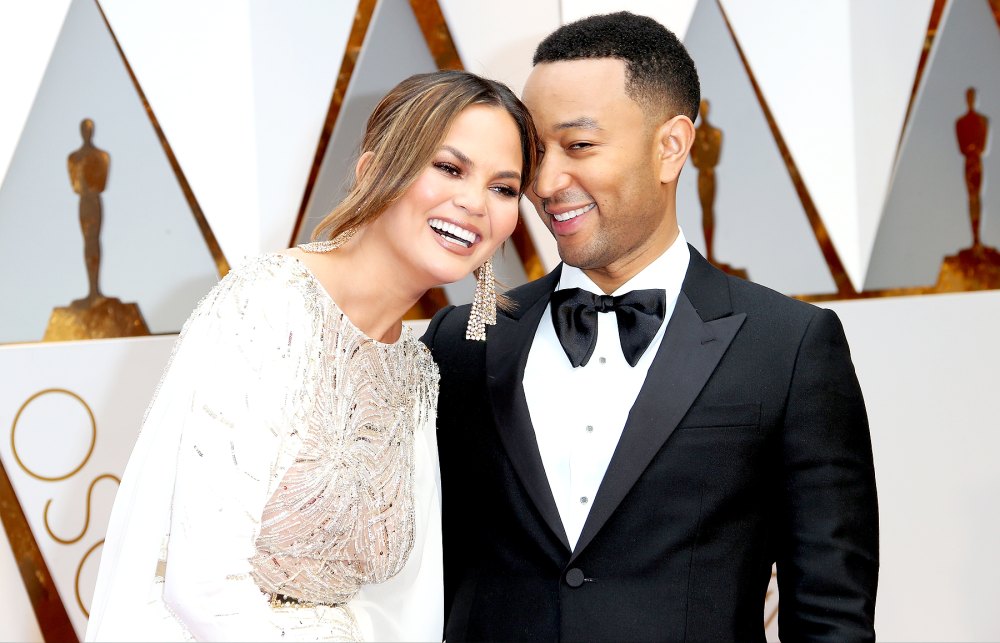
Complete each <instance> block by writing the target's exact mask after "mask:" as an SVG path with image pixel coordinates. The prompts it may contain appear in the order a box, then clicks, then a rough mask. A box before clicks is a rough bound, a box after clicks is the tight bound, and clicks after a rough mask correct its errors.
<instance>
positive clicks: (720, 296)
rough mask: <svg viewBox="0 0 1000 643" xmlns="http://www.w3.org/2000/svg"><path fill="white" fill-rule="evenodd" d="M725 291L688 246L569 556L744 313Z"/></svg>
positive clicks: (665, 434)
mask: <svg viewBox="0 0 1000 643" xmlns="http://www.w3.org/2000/svg"><path fill="white" fill-rule="evenodd" d="M702 289H704V290H702ZM728 291H729V288H728V284H727V281H726V277H725V276H724V275H723V274H722V273H721V272H719V271H717V270H715V269H714V268H712V267H711V266H709V265H708V263H707V262H706V261H705V259H703V258H702V257H701V255H699V254H698V253H697V252H696V251H695V250H694V249H693V248H692V249H691V263H690V264H689V266H688V273H687V275H686V277H685V280H684V287H683V288H682V290H681V293H680V295H679V296H678V299H677V304H676V306H675V308H674V313H673V315H672V316H671V317H670V321H669V323H668V325H667V329H666V332H665V334H664V337H663V341H662V342H661V343H660V348H659V350H658V351H657V353H656V357H655V358H654V360H653V363H652V364H651V365H650V367H649V372H648V373H647V375H646V381H645V382H644V383H643V385H642V388H641V389H640V391H639V395H638V396H637V397H636V400H635V403H634V404H633V405H632V410H631V411H630V412H629V415H628V420H627V421H626V422H625V428H624V430H623V431H622V437H621V439H620V440H619V442H618V446H617V448H616V449H615V452H614V455H613V456H612V458H611V462H610V463H609V464H608V469H607V471H606V473H605V474H604V479H603V480H602V482H601V486H600V488H599V489H598V492H597V496H596V497H595V498H594V504H593V506H592V508H591V510H590V514H589V515H588V516H587V521H586V523H585V524H584V526H583V531H582V532H581V534H580V539H579V541H578V542H577V545H576V549H575V550H574V552H573V558H576V556H577V555H579V553H580V552H581V551H583V549H584V548H585V547H586V546H587V544H589V543H590V541H591V540H592V539H593V538H594V536H595V535H597V533H598V531H600V529H601V527H602V526H603V525H604V523H605V522H607V520H608V518H610V517H611V514H612V513H614V511H615V509H616V508H617V507H618V505H619V504H620V503H621V501H622V500H623V499H624V498H625V496H626V494H628V492H629V490H630V489H631V488H632V485H634V484H635V482H636V480H638V479H639V476H641V475H642V472H643V471H644V470H645V469H646V467H647V466H648V465H649V463H650V461H651V460H652V459H653V457H654V456H655V455H656V453H657V452H658V451H659V450H660V449H661V448H662V447H663V445H664V443H665V442H666V441H667V438H669V437H670V435H671V434H672V433H673V432H674V429H675V428H677V424H678V423H679V422H680V421H681V419H682V418H683V417H684V415H685V414H686V413H687V411H688V409H689V408H690V407H691V404H692V403H693V402H694V400H695V398H696V397H698V394H699V393H700V392H701V389H702V388H704V386H705V383H706V382H707V381H708V378H709V377H711V375H712V372H713V371H714V370H715V367H716V366H717V365H718V363H719V360H720V359H722V355H723V354H724V353H725V352H726V349H727V348H729V344H730V343H731V342H732V341H733V338H734V337H735V336H736V332H737V331H738V330H739V329H740V327H741V326H742V325H743V321H744V320H745V319H746V313H738V314H732V310H731V306H730V305H729V295H728ZM687 292H692V293H696V292H697V293H709V294H707V295H703V296H699V299H700V300H701V302H702V303H704V304H706V306H705V307H704V308H702V307H699V308H698V309H696V308H695V305H694V304H693V303H692V301H691V299H690V298H689V297H688V295H687V294H686V293H687ZM570 562H572V559H571V561H570Z"/></svg>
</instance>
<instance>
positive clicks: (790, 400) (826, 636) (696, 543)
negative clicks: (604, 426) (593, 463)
mask: <svg viewBox="0 0 1000 643" xmlns="http://www.w3.org/2000/svg"><path fill="white" fill-rule="evenodd" d="M559 272H560V268H557V269H556V270H555V271H553V272H552V273H550V274H549V275H548V276H546V277H544V278H542V279H539V280H538V281H535V282H532V283H529V284H526V285H524V286H521V287H520V288H516V289H514V290H512V291H511V292H510V293H508V294H509V296H510V297H511V299H513V301H514V302H515V304H516V310H515V311H514V312H512V313H507V314H505V313H503V312H502V311H501V312H500V313H498V319H497V324H496V326H492V327H489V330H488V333H487V341H486V342H485V343H483V342H474V341H467V340H466V339H465V326H466V322H467V319H468V316H469V307H468V306H462V307H458V308H454V307H452V308H447V309H444V310H442V311H440V312H439V313H438V314H437V315H436V316H435V317H434V319H433V320H432V321H431V323H430V326H429V327H428V330H427V332H426V334H425V335H424V337H423V341H424V342H425V343H426V344H427V345H428V346H429V347H430V349H431V351H432V352H433V354H434V358H435V360H436V361H437V363H438V365H439V367H440V369H441V393H440V398H439V405H438V409H439V410H438V440H439V445H440V446H439V448H440V456H441V476H442V484H443V503H444V509H443V511H444V555H445V602H446V619H447V620H446V626H445V637H446V638H447V640H449V641H463V640H503V641H522V640H524V641H526V640H547V641H553V640H566V641H577V640H581V641H582V640H605V641H628V640H635V641H652V640H666V641H763V640H764V627H763V606H764V595H765V591H766V588H767V585H768V581H769V579H770V574H771V565H772V563H773V562H774V561H777V564H778V582H779V588H780V594H779V596H780V611H779V636H780V637H781V640H782V641H783V642H784V643H789V642H791V641H799V640H828V641H837V642H844V641H861V640H872V639H873V638H874V627H873V622H874V612H875V590H876V585H877V580H878V508H877V500H876V493H875V475H874V470H873V466H872V451H871V440H870V436H869V432H868V421H867V416H866V413H865V408H864V402H863V400H862V396H861V391H860V388H859V386H858V381H857V378H856V376H855V372H854V366H853V364H852V363H851V358H850V352H849V349H848V346H847V342H846V339H845V337H844V333H843V329H842V327H841V324H840V321H839V319H838V318H837V316H836V314H835V313H833V312H832V311H829V310H824V309H821V308H818V307H816V306H812V305H810V304H806V303H803V302H799V301H796V300H793V299H790V298H788V297H785V296H783V295H780V294H778V293H775V292H773V291H771V290H768V289H766V288H764V287H762V286H758V285H756V284H752V283H749V282H746V281H743V280H740V279H737V278H733V277H729V276H727V275H726V274H724V273H722V272H721V271H719V270H717V269H716V268H714V267H713V266H711V265H710V264H709V263H708V262H707V261H706V260H705V259H704V258H703V257H702V256H701V255H700V254H698V252H697V251H696V250H695V249H694V248H691V261H690V265H689V267H688V271H687V274H686V276H685V279H684V283H683V286H682V289H681V294H680V297H679V299H678V301H677V305H676V308H675V310H674V313H673V315H672V317H671V318H670V320H669V322H668V326H667V330H666V334H665V336H664V338H663V342H662V344H661V346H660V348H659V351H658V353H657V355H656V357H655V359H654V361H653V363H652V365H651V366H650V369H649V373H648V375H647V378H646V381H645V383H644V385H643V387H642V389H641V391H640V393H639V396H638V398H637V399H636V401H635V404H634V406H633V407H632V409H631V412H630V413H629V416H628V421H627V423H626V425H625V429H624V431H623V433H622V437H621V440H620V441H619V443H618V446H617V448H616V450H615V452H614V455H613V457H612V459H611V463H610V465H609V466H608V469H607V472H606V474H605V476H604V479H603V482H602V484H601V486H600V489H599V491H598V493H597V495H596V497H595V498H594V501H593V504H592V505H591V510H590V514H589V517H588V518H587V521H586V524H585V525H584V528H583V532H582V534H581V535H580V539H579V541H578V543H577V545H576V549H575V550H572V551H571V550H570V547H569V545H568V544H567V542H568V541H567V537H566V534H565V532H564V530H563V527H562V523H561V521H560V518H559V513H558V511H557V509H556V505H555V501H554V499H553V497H552V493H551V491H550V489H549V484H548V481H547V480H546V476H545V471H544V468H543V466H542V460H541V457H540V455H539V451H538V445H537V442H536V440H535V433H534V428H533V427H532V424H531V418H530V415H529V412H528V407H527V404H526V401H525V395H524V388H523V386H522V383H521V380H522V376H523V374H524V366H525V362H526V360H527V356H528V350H529V348H530V346H531V342H532V340H533V338H534V335H535V329H536V328H537V326H538V323H539V320H540V319H541V317H542V314H543V312H544V311H545V308H546V304H547V303H548V301H549V295H550V293H551V292H552V289H553V288H554V287H555V285H556V284H557V282H558V278H559ZM548 393H549V394H550V395H553V396H557V397H559V398H560V399H561V400H563V401H564V403H565V404H574V403H575V398H574V392H573V391H572V390H566V389H564V388H562V387H560V382H558V381H553V382H551V386H550V389H549V391H548Z"/></svg>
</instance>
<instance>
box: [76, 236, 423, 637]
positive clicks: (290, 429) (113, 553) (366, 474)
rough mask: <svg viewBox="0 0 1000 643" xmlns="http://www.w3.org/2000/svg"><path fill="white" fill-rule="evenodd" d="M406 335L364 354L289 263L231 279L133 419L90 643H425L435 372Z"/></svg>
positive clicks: (331, 307) (321, 295) (203, 310)
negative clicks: (136, 421) (136, 423)
mask: <svg viewBox="0 0 1000 643" xmlns="http://www.w3.org/2000/svg"><path fill="white" fill-rule="evenodd" d="M406 331H408V329H404V335H403V337H401V339H400V340H399V341H398V342H397V343H396V344H380V343H378V342H375V341H374V340H372V339H371V338H368V337H367V336H365V335H364V334H363V333H361V332H360V331H359V330H358V329H357V328H356V327H354V326H353V325H352V324H351V323H350V320H348V319H347V317H346V315H344V313H343V312H342V311H341V310H340V309H339V308H338V307H337V306H336V303H335V302H333V300H332V299H331V298H330V297H329V296H328V295H327V294H326V292H325V291H323V290H322V286H321V285H320V284H319V283H318V282H317V281H315V279H314V278H313V277H312V276H311V273H309V272H308V270H307V269H306V268H305V266H304V264H302V263H301V262H299V261H298V260H296V259H293V258H291V257H288V256H284V255H268V256H266V257H263V258H258V259H257V260H254V261H251V262H249V263H248V264H246V265H244V266H243V267H241V268H239V269H237V270H234V271H233V272H231V273H230V274H229V275H227V277H226V278H224V279H223V280H222V281H221V282H220V283H219V284H218V285H217V286H216V287H215V288H214V289H213V290H212V292H211V293H209V295H208V296H206V298H205V299H204V300H203V301H202V302H201V303H200V304H199V306H198V307H197V309H196V310H195V312H194V313H193V314H192V315H191V317H190V318H189V320H188V322H187V323H186V324H185V326H184V328H183V329H182V331H181V335H180V337H179V339H178V341H177V343H176V344H175V348H174V352H173V355H172V356H171V360H170V363H169V365H168V366H167V369H166V370H165V373H164V376H163V378H162V379H161V382H160V386H159V388H158V390H157V393H156V394H155V395H154V398H153V402H152V404H151V405H150V407H149V410H148V411H147V414H146V418H145V420H144V421H143V426H142V429H141V431H140V434H139V438H138V440H137V442H136V445H135V447H134V449H133V452H132V455H131V457H130V459H129V463H128V466H127V467H126V470H125V473H124V475H123V476H122V484H121V487H120V488H119V491H118V495H117V496H116V498H115V504H114V508H113V509H112V513H111V520H110V523H109V526H108V532H107V539H106V541H105V544H104V549H103V552H102V557H101V566H100V569H99V571H98V579H97V586H96V588H95V592H94V598H93V601H92V610H91V619H90V623H89V625H88V629H87V639H88V640H101V641H110V640H179V639H184V638H192V637H193V638H196V639H198V640H239V641H257V640H301V641H308V640H361V639H364V638H371V639H375V640H439V636H440V632H441V629H442V624H441V618H442V600H443V598H442V587H441V582H442V581H441V574H442V570H441V552H440V548H441V533H440V513H439V511H440V478H439V477H438V475H437V458H436V455H437V449H436V441H435V435H434V430H433V427H434V411H435V408H436V404H437V382H438V374H437V369H436V367H435V366H434V363H433V361H432V360H431V357H430V354H429V352H428V351H427V349H426V348H425V347H423V345H421V344H420V343H419V342H418V341H417V340H416V339H415V338H414V337H413V336H412V333H409V332H406ZM417 438H419V439H417ZM417 500H419V502H417ZM288 599H291V600H288Z"/></svg>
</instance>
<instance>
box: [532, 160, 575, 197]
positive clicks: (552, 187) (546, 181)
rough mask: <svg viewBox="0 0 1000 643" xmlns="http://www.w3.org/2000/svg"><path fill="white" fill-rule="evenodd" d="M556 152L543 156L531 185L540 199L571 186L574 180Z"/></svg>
mask: <svg viewBox="0 0 1000 643" xmlns="http://www.w3.org/2000/svg"><path fill="white" fill-rule="evenodd" d="M556 156H557V155H555V154H547V155H545V156H544V157H542V162H541V164H539V166H538V172H537V174H536V175H535V181H534V183H532V185H531V191H532V192H534V193H535V195H536V196H537V197H538V198H539V199H550V198H552V197H553V196H555V195H556V194H558V193H559V192H560V191H562V190H565V189H566V188H568V187H569V185H570V183H571V182H572V180H571V179H570V176H569V174H567V173H566V171H565V168H564V167H563V166H562V164H561V163H560V162H559V160H558V159H557V158H556Z"/></svg>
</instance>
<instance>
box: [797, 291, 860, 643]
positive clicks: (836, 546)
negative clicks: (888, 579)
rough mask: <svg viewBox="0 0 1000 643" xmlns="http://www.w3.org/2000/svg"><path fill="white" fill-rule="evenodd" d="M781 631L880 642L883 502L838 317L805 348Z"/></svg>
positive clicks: (824, 317) (827, 316)
mask: <svg viewBox="0 0 1000 643" xmlns="http://www.w3.org/2000/svg"><path fill="white" fill-rule="evenodd" d="M782 441H783V443H782V449H783V451H782V460H783V490H782V491H783V498H782V500H783V506H782V509H783V511H782V531H781V535H780V541H779V550H778V554H777V559H778V587H779V601H780V608H779V631H780V634H781V639H782V640H783V641H802V640H811V641H840V642H843V641H870V640H874V638H875V632H874V620H875V592H876V587H877V584H878V564H879V563H878V501H877V497H876V491H875V471H874V466H873V462H872V448H871V436H870V434H869V429H868V418H867V414H866V411H865V405H864V400H863V398H862V394H861V388H860V386H859V384H858V379H857V376H856V374H855V371H854V365H853V364H852V362H851V355H850V349H849V348H848V345H847V339H846V337H845V335H844V330H843V327H842V326H841V323H840V320H839V319H838V317H837V315H836V314H835V313H834V312H832V311H830V310H825V309H820V310H818V312H817V314H816V315H815V316H814V317H813V319H812V320H811V322H810V323H809V325H808V327H807V329H806V331H805V333H804V335H803V337H802V340H801V344H800V346H799V351H798V354H797V357H796V361H795V367H794V371H793V375H792V380H791V384H790V388H789V393H788V402H787V406H786V411H785V423H784V430H783V438H782Z"/></svg>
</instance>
